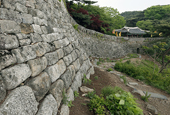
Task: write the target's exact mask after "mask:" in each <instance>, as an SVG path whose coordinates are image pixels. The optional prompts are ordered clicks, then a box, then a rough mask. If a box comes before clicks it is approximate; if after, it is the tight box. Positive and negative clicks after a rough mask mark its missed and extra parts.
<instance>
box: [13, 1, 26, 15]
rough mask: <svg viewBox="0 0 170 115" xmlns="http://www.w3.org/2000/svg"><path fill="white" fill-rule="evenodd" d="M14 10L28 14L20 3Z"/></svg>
mask: <svg viewBox="0 0 170 115" xmlns="http://www.w3.org/2000/svg"><path fill="white" fill-rule="evenodd" d="M15 10H16V11H18V12H23V13H28V10H27V7H25V6H24V5H22V4H20V3H16V4H15Z"/></svg>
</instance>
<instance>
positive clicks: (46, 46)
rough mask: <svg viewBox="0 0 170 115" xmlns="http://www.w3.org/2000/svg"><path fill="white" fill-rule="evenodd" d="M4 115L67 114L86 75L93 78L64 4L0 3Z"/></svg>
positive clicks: (39, 0) (54, 0) (36, 0)
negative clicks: (65, 96)
mask: <svg viewBox="0 0 170 115" xmlns="http://www.w3.org/2000/svg"><path fill="white" fill-rule="evenodd" d="M0 6H1V7H0V115H56V114H57V112H58V108H59V107H60V106H61V112H60V113H59V114H60V115H66V114H69V108H68V106H67V105H61V101H62V98H63V96H62V92H63V91H66V94H67V96H68V100H69V101H73V100H74V91H77V90H78V88H79V87H80V86H81V84H82V78H83V76H84V74H85V75H86V76H87V77H88V78H89V77H90V74H93V73H94V69H93V66H92V65H91V63H90V61H89V58H88V56H87V55H86V53H85V51H84V50H83V49H82V48H81V45H80V44H79V38H80V34H79V33H78V32H77V31H76V30H75V29H74V28H73V26H72V24H71V22H70V20H69V19H70V18H69V17H70V16H69V14H68V13H67V10H66V8H65V6H64V3H63V2H62V1H61V2H60V1H58V0H0Z"/></svg>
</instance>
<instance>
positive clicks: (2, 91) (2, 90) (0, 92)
mask: <svg viewBox="0 0 170 115" xmlns="http://www.w3.org/2000/svg"><path fill="white" fill-rule="evenodd" d="M5 96H6V87H5V84H4V82H3V80H2V77H1V75H0V102H1V101H2V100H3V99H4V98H5Z"/></svg>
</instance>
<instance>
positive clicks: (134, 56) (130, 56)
mask: <svg viewBox="0 0 170 115" xmlns="http://www.w3.org/2000/svg"><path fill="white" fill-rule="evenodd" d="M127 56H128V57H129V58H138V57H139V56H138V54H135V53H133V54H128V55H127Z"/></svg>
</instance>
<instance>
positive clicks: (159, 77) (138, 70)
mask: <svg viewBox="0 0 170 115" xmlns="http://www.w3.org/2000/svg"><path fill="white" fill-rule="evenodd" d="M114 69H115V70H117V71H120V72H123V73H126V74H127V75H129V76H131V77H133V78H136V79H140V80H144V81H145V83H147V84H149V85H152V86H154V87H156V88H159V89H162V90H164V91H166V92H167V93H170V90H169V89H168V88H170V77H168V76H169V74H170V73H169V74H167V73H166V74H165V73H164V74H161V73H159V67H158V66H157V65H155V70H154V63H153V62H150V61H148V60H143V61H142V62H141V64H139V65H135V64H133V63H131V62H125V63H122V62H118V63H116V65H115V66H114Z"/></svg>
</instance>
